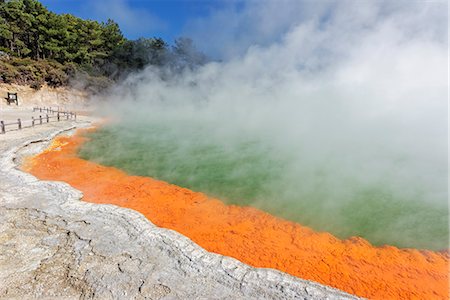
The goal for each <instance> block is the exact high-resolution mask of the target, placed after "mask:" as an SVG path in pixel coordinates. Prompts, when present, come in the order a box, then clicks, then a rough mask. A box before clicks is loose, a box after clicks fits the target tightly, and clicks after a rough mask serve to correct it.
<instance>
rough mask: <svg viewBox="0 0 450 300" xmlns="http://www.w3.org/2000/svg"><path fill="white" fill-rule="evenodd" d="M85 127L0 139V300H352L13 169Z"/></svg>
mask: <svg viewBox="0 0 450 300" xmlns="http://www.w3.org/2000/svg"><path fill="white" fill-rule="evenodd" d="M87 126H90V120H88V119H85V120H84V121H83V120H81V121H78V122H66V123H54V124H49V125H45V126H42V127H39V128H33V129H25V130H22V131H17V132H10V133H7V134H6V135H3V136H1V137H0V141H1V142H0V151H1V153H2V155H1V159H0V177H1V178H2V180H1V182H0V221H1V222H0V227H1V229H0V298H23V297H26V298H40V299H43V298H50V297H51V298H55V297H56V298H64V299H70V298H74V299H78V298H83V299H93V298H95V299H163V298H165V299H178V298H208V299H226V298H228V299H231V298H232V299H239V298H242V299H244V298H245V299H293V298H296V299H297V298H301V299H354V298H355V297H354V296H351V295H349V294H346V293H344V292H341V291H339V290H336V289H333V288H329V287H326V286H323V285H320V284H317V283H314V282H310V281H306V280H301V279H298V278H296V277H292V276H289V275H287V274H285V273H282V272H279V271H276V270H272V269H257V268H252V267H250V266H248V265H245V264H243V263H241V262H239V261H237V260H235V259H233V258H229V257H225V256H221V255H218V254H214V253H210V252H207V251H205V250H204V249H202V248H201V247H199V246H198V245H197V244H195V243H193V242H192V241H191V240H189V239H188V238H186V237H184V236H182V235H181V234H179V233H177V232H175V231H172V230H168V229H164V228H159V227H156V226H155V225H153V224H152V223H151V222H150V221H148V220H147V219H146V218H145V217H144V216H143V215H141V214H140V213H138V212H135V211H133V210H129V209H125V208H119V207H117V206H113V205H98V204H91V203H86V202H82V201H80V198H81V197H82V194H81V193H80V192H79V191H77V190H75V189H73V188H72V187H70V186H69V185H68V184H66V183H63V182H47V181H39V180H37V179H36V178H35V177H33V176H31V175H30V174H26V173H24V172H22V171H20V170H18V168H17V167H18V165H20V164H21V162H22V159H23V157H24V156H27V155H32V154H35V153H38V152H40V151H42V150H43V149H44V148H45V147H46V146H47V145H48V144H49V142H50V141H51V140H52V139H53V138H54V137H55V136H56V135H58V134H61V133H64V132H70V131H73V129H75V128H79V127H87Z"/></svg>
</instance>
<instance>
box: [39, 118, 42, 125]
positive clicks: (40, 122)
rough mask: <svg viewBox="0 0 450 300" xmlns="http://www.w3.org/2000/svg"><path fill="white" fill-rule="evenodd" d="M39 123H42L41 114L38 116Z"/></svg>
mask: <svg viewBox="0 0 450 300" xmlns="http://www.w3.org/2000/svg"><path fill="white" fill-rule="evenodd" d="M39 124H40V125H42V116H39Z"/></svg>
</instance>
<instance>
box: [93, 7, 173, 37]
mask: <svg viewBox="0 0 450 300" xmlns="http://www.w3.org/2000/svg"><path fill="white" fill-rule="evenodd" d="M89 5H90V7H91V8H92V9H93V10H94V11H95V12H96V15H97V16H98V17H100V18H103V19H108V18H110V19H113V20H114V21H116V22H117V23H118V24H120V27H121V29H122V30H123V32H124V33H125V34H126V35H127V36H128V37H130V38H139V37H143V36H146V35H148V32H149V31H155V32H157V31H164V30H166V29H167V28H168V24H167V23H166V22H165V21H164V20H162V19H160V18H159V17H158V16H156V15H154V14H152V13H151V12H149V11H147V10H140V9H139V8H134V7H133V6H131V5H130V3H129V1H127V0H111V1H107V2H104V1H90V4H89Z"/></svg>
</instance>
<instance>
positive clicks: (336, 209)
mask: <svg viewBox="0 0 450 300" xmlns="http://www.w3.org/2000/svg"><path fill="white" fill-rule="evenodd" d="M89 136H90V137H91V140H90V141H89V142H88V143H86V144H85V145H84V146H83V147H82V149H81V150H80V152H79V155H80V156H81V157H82V158H85V159H88V160H92V161H95V162H97V163H100V164H102V165H106V166H114V167H117V168H120V169H123V170H125V171H126V172H128V173H129V174H133V175H140V176H150V177H154V178H157V179H160V180H164V181H167V182H170V183H173V184H176V185H179V186H182V187H186V188H189V189H192V190H194V191H201V192H204V193H206V194H208V195H210V196H213V197H217V198H220V199H221V200H223V201H225V202H226V203H230V204H237V205H251V206H254V207H258V208H260V209H262V210H264V211H267V212H269V213H272V214H274V215H276V216H279V217H282V218H285V219H288V220H292V221H295V222H299V223H301V224H303V225H306V226H309V227H312V228H313V229H315V230H317V231H328V232H331V233H332V234H334V235H336V236H338V237H340V238H348V237H350V236H361V237H364V238H366V239H368V240H369V241H370V242H371V243H373V244H375V245H383V244H389V245H395V246H399V247H414V248H426V249H434V250H441V249H445V248H447V247H448V210H447V203H446V200H445V201H444V200H443V201H441V202H436V201H435V202H433V203H430V202H429V201H427V199H425V198H426V197H427V193H426V192H427V190H426V188H424V189H422V188H421V186H420V185H421V183H420V182H417V184H415V185H414V186H411V188H409V189H408V190H405V186H409V185H405V184H400V186H397V180H396V179H397V178H395V176H397V175H396V173H395V172H392V174H391V175H389V176H378V177H377V176H374V177H370V178H369V179H367V178H361V176H358V172H356V171H355V172H354V171H347V169H345V168H343V167H342V162H341V160H342V159H341V158H335V159H333V158H328V159H323V160H317V161H310V160H309V159H308V157H302V155H299V153H298V151H297V150H298V149H296V150H295V151H294V150H293V151H289V149H287V150H284V151H280V149H277V148H276V147H274V146H271V143H270V142H268V140H267V139H264V138H262V137H259V138H257V137H256V136H248V135H246V134H244V133H243V134H235V135H217V134H212V131H211V130H210V129H209V128H208V127H205V126H203V124H195V123H194V124H192V123H189V122H187V123H177V122H161V120H159V121H154V122H151V121H146V122H145V123H142V122H135V123H129V124H128V125H124V124H120V123H118V124H111V125H107V126H105V127H103V128H101V129H100V130H98V131H97V132H94V133H91V134H89ZM390 176H393V177H390ZM394 179H395V180H394Z"/></svg>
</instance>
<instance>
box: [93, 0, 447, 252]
mask: <svg viewBox="0 0 450 300" xmlns="http://www.w3.org/2000/svg"><path fill="white" fill-rule="evenodd" d="M258 3H259V2H258ZM278 3H279V2H278V1H276V2H275V1H273V2H272V1H269V2H263V4H256V2H250V4H246V5H245V7H244V8H243V9H242V10H241V11H239V12H236V11H233V14H234V15H235V18H236V19H238V20H241V18H244V17H245V16H247V15H249V14H250V13H249V11H250V9H251V8H254V9H255V11H256V13H255V14H256V15H257V16H258V17H259V18H264V19H260V20H259V22H258V23H256V22H254V23H255V24H251V26H250V27H249V28H246V30H245V32H247V33H248V34H249V36H245V38H244V37H242V36H239V37H238V39H237V41H235V42H237V45H236V47H235V48H234V49H232V50H230V49H229V48H228V45H230V44H229V43H227V44H223V43H220V41H226V40H227V39H228V37H229V36H232V35H231V34H226V35H225V36H224V34H221V31H220V27H212V26H210V27H208V28H214V30H215V32H216V31H217V32H218V36H219V43H215V42H214V40H212V41H209V43H210V44H212V45H214V47H215V48H218V47H222V46H223V47H224V49H225V48H227V49H225V50H224V52H226V53H219V52H220V51H217V49H216V50H214V49H213V51H215V53H216V54H217V55H221V56H222V57H224V58H226V59H225V60H224V61H223V62H211V63H208V64H207V65H204V66H202V67H200V68H198V69H196V70H185V71H184V72H182V73H179V74H169V73H168V72H169V71H167V70H158V69H154V68H147V69H146V70H145V71H144V72H141V73H139V74H133V75H131V76H130V77H129V78H128V79H127V80H126V81H125V82H124V83H123V84H121V85H120V86H118V87H117V88H116V89H115V90H114V91H113V92H112V93H111V95H110V96H108V99H109V101H108V102H107V103H106V104H105V107H103V108H102V110H106V111H108V115H113V116H115V117H117V118H118V119H120V120H121V123H120V125H114V126H111V127H110V128H108V129H107V130H109V132H108V134H109V138H110V143H112V144H111V145H112V147H111V152H105V151H107V149H102V155H97V156H95V155H94V156H93V158H94V159H97V160H100V161H102V162H103V163H111V162H112V161H114V159H116V160H115V161H116V162H117V159H118V158H119V157H120V159H123V158H124V157H125V156H124V155H125V154H124V153H125V152H127V151H129V148H127V146H126V145H125V141H126V142H127V143H129V142H130V141H131V140H133V141H134V142H136V143H137V144H140V145H147V146H148V149H151V151H156V150H155V149H154V148H152V147H150V146H149V145H150V143H151V144H154V143H155V142H158V143H163V144H164V143H166V144H164V145H168V144H167V142H168V141H169V140H170V141H176V143H175V144H176V149H172V150H170V151H169V152H168V153H170V154H171V158H170V159H171V160H173V161H175V162H179V164H182V162H183V161H186V160H189V159H191V160H192V159H193V158H198V159H201V157H200V156H192V153H194V152H193V149H195V148H196V147H203V148H202V149H203V150H204V149H212V150H211V151H213V152H214V151H215V153H216V152H217V153H221V154H220V155H218V156H217V157H218V158H221V159H223V158H224V157H228V156H227V155H232V156H235V157H240V158H241V159H243V160H242V161H245V160H248V159H250V158H251V154H254V155H256V156H257V157H258V159H256V160H255V163H258V164H260V165H261V166H262V167H261V168H260V169H259V171H258V172H260V171H261V170H264V172H263V173H265V174H266V175H267V176H266V177H264V176H263V174H262V175H261V174H260V173H261V172H260V173H258V174H260V175H261V176H263V177H264V180H262V181H261V185H260V188H261V193H259V194H258V193H257V194H251V195H250V196H249V198H251V199H236V197H237V198H239V197H238V196H237V195H236V194H234V193H233V192H232V191H231V192H230V195H232V196H231V197H230V199H229V201H230V202H234V203H240V202H239V201H243V200H245V201H244V202H243V203H244V204H251V205H254V206H257V207H260V208H262V209H265V210H268V211H270V212H272V213H275V214H277V215H280V216H282V217H284V218H287V219H292V220H295V221H299V222H302V223H303V224H306V225H309V226H312V227H313V228H315V229H317V230H329V231H332V232H333V233H335V234H337V235H338V236H341V237H348V236H350V235H363V236H364V237H366V238H368V239H369V240H370V241H372V242H374V243H376V244H384V243H390V244H396V245H400V246H404V247H423V248H432V249H442V248H445V247H447V244H448V242H447V241H448V215H447V214H448V210H447V178H448V177H447V176H448V175H447V129H446V128H447V111H448V108H447V101H446V99H447V84H448V75H447V67H446V66H447V65H448V56H447V48H448V41H447V26H446V22H447V20H446V18H447V15H446V11H447V7H446V4H445V3H443V2H415V3H408V2H396V4H393V3H390V2H375V1H374V2H368V1H345V2H342V3H340V4H339V5H337V4H335V3H334V2H333V3H331V2H323V3H322V2H321V4H320V5H318V6H317V5H316V6H314V5H313V4H311V2H301V3H300V2H298V1H294V2H292V1H287V2H282V4H278ZM292 3H300V4H298V5H297V4H296V5H295V6H293V8H292V10H293V11H294V12H295V11H296V10H297V9H300V8H304V9H305V11H306V12H307V14H306V13H301V14H298V19H296V18H295V17H296V14H295V13H292V12H291V13H289V14H288V16H289V17H290V19H289V18H288V19H289V21H290V22H287V21H286V20H283V22H282V24H281V25H279V26H275V25H276V22H277V20H278V19H277V16H274V18H275V20H271V19H270V18H269V17H270V16H271V14H270V13H269V12H270V11H272V10H271V9H270V8H271V7H272V8H273V6H275V5H276V6H278V5H280V9H281V10H283V9H285V8H286V5H287V4H289V5H290V4H292ZM324 3H325V4H324ZM263 12H264V13H263ZM227 13H229V11H228V12H227V10H225V11H221V12H217V13H213V14H212V17H211V19H207V20H197V22H194V23H193V24H194V25H195V24H203V25H204V24H216V25H220V20H222V19H223V18H224V14H227ZM217 16H220V18H219V19H217V18H216V17H217ZM308 16H312V17H308ZM279 17H280V18H282V16H279ZM266 21H267V22H272V21H273V22H275V23H274V24H273V26H272V27H273V28H272V27H270V28H272V29H270V30H269V29H267V30H269V33H270V34H268V35H269V36H270V35H271V34H272V33H273V34H275V33H276V35H277V39H276V41H275V42H268V41H265V40H264V41H263V40H262V38H261V37H260V36H263V35H261V34H254V36H255V39H256V41H253V42H254V43H253V44H250V42H248V41H252V40H251V36H252V34H253V33H254V32H255V31H254V30H256V29H255V28H259V27H260V26H259V24H261V23H264V22H266ZM238 24H239V22H238ZM194 25H191V26H192V27H191V28H195V26H194ZM267 26H269V25H267ZM228 29H229V28H228ZM229 30H231V31H233V30H234V29H233V28H231V29H229ZM225 31H226V30H225ZM281 33H282V34H281ZM278 35H281V36H282V37H281V38H279V36H278ZM197 36H198V34H197ZM242 40H244V41H245V43H239V42H240V41H242ZM255 42H260V44H257V43H255ZM243 48H245V49H246V50H245V51H243V50H242V49H243ZM231 54H232V55H233V56H231V57H230V55H231ZM163 78H164V79H163ZM159 129H160V130H159ZM158 130H159V131H158ZM111 136H115V138H113V139H111ZM242 145H247V146H245V147H244V148H243V147H242ZM248 145H250V146H248ZM147 146H146V147H147ZM210 146H211V147H212V146H213V147H212V148H208V147H210ZM149 151H150V150H149ZM88 152H89V151H88ZM139 153H140V154H139V155H140V157H139V159H140V160H142V159H143V161H141V166H140V168H141V169H142V168H144V171H145V164H144V165H143V166H142V163H143V162H144V161H145V159H144V158H146V157H147V156H148V155H149V154H148V153H146V151H141V152H139ZM223 153H225V154H223ZM205 155H206V154H205ZM221 155H222V156H221ZM223 155H225V156H223ZM199 157H200V158H199ZM151 158H152V159H155V158H154V157H151ZM135 159H136V158H135ZM149 164H152V163H151V162H150V163H149ZM194 165H195V163H194ZM242 165H243V167H242V166H240V165H239V164H237V165H233V168H231V169H230V170H229V173H230V174H233V175H232V176H235V178H241V179H242V178H244V177H242V176H245V175H246V174H248V170H246V169H245V168H248V167H249V165H250V166H251V163H249V164H242ZM130 171H132V170H130ZM144 171H143V172H144ZM174 172H175V173H176V172H181V171H180V170H177V169H174ZM138 173H139V172H138ZM144 173H145V172H144ZM200 173H201V172H199V174H200ZM189 174H190V175H189V178H186V180H185V182H187V183H188V184H187V185H189V182H195V178H193V177H195V176H196V174H197V172H196V171H195V170H192V171H191V172H190V173H189ZM148 175H149V176H155V177H158V176H160V177H163V178H161V179H164V180H167V178H164V176H166V177H168V178H169V179H170V178H172V177H171V176H172V175H173V174H169V175H168V174H167V173H166V174H148ZM239 176H241V177H239ZM202 180H203V181H208V178H202ZM211 180H212V179H211ZM175 183H177V184H180V182H175ZM181 184H182V182H181ZM233 184H235V189H236V190H237V191H239V190H240V187H239V184H238V181H234V182H233ZM205 186H206V188H207V187H208V185H205ZM225 198H226V197H225ZM383 222H384V223H383ZM411 226H413V227H414V228H411ZM366 227H367V228H366ZM430 235H432V236H430Z"/></svg>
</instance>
